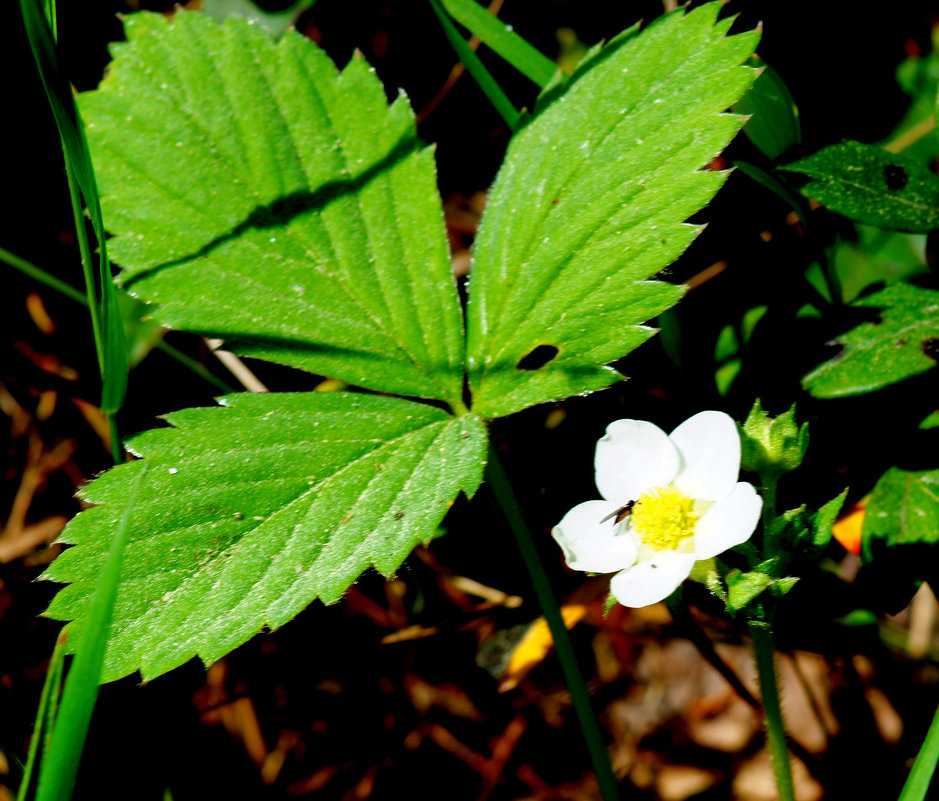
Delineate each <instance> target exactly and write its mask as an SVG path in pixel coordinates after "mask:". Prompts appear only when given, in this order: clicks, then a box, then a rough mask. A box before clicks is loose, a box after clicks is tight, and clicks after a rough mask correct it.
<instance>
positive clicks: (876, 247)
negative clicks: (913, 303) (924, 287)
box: [833, 224, 929, 301]
mask: <svg viewBox="0 0 939 801" xmlns="http://www.w3.org/2000/svg"><path fill="white" fill-rule="evenodd" d="M855 228H856V230H857V238H856V239H847V238H841V239H839V240H838V244H837V246H836V247H835V255H834V259H833V262H834V266H835V271H836V273H837V275H838V279H839V281H840V283H841V290H842V295H843V297H844V299H845V300H846V301H851V300H854V299H855V298H856V297H858V295H860V294H861V293H862V292H863V291H864V290H865V289H866V288H867V287H869V286H871V285H872V284H876V283H878V282H883V283H884V284H895V283H897V282H899V281H907V280H909V279H910V278H915V277H916V276H917V275H922V274H925V273H928V272H929V267H927V266H926V235H925V234H905V233H901V232H899V231H884V230H882V229H880V228H873V227H871V226H869V225H860V224H858V225H856V226H855Z"/></svg>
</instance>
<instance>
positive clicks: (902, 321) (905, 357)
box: [802, 284, 939, 398]
mask: <svg viewBox="0 0 939 801" xmlns="http://www.w3.org/2000/svg"><path fill="white" fill-rule="evenodd" d="M854 305H855V306H862V307H867V308H873V309H884V311H883V312H881V314H880V320H879V321H877V322H872V323H862V324H861V325H859V326H858V327H857V328H853V329H852V330H850V331H848V332H847V333H846V334H842V335H841V336H840V337H839V338H838V339H837V344H840V345H842V346H843V350H842V351H841V352H840V353H839V354H838V355H837V356H835V357H834V358H833V359H832V360H831V361H827V362H825V363H824V364H822V365H820V366H819V367H816V368H815V370H813V371H812V372H811V373H809V374H808V375H807V376H805V377H804V378H803V379H802V384H803V386H804V387H805V388H806V389H807V390H808V391H809V392H811V393H812V394H813V395H815V396H816V397H817V398H837V397H841V396H843V395H860V394H862V393H864V392H871V391H873V390H875V389H880V388H881V387H885V386H887V385H888V384H893V383H896V382H897V381H901V380H902V379H904V378H909V377H910V376H914V375H917V374H918V373H923V372H925V371H926V370H929V369H931V368H932V367H935V366H936V359H937V358H939V292H936V291H935V290H932V289H921V288H920V287H916V286H910V285H909V284H896V285H894V286H890V287H887V288H886V289H884V290H883V291H881V292H877V293H875V294H873V295H868V296H867V297H864V298H861V299H860V300H858V301H856V302H855V303H854Z"/></svg>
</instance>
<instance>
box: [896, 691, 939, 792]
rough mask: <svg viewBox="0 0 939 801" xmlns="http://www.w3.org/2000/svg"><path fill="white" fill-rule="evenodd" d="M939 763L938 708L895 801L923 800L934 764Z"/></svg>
mask: <svg viewBox="0 0 939 801" xmlns="http://www.w3.org/2000/svg"><path fill="white" fill-rule="evenodd" d="M937 764H939V709H937V710H936V714H935V715H934V716H933V719H932V723H931V724H930V725H929V731H928V732H926V738H925V739H924V740H923V744H922V746H921V747H920V749H919V753H918V754H917V755H916V761H915V762H913V767H912V768H911V769H910V775H909V776H907V778H906V783H905V784H904V785H903V790H902V792H901V793H900V797H899V798H898V799H897V801H923V799H924V798H926V793H928V792H929V785H930V784H931V783H932V777H933V774H934V773H935V772H936V765H937Z"/></svg>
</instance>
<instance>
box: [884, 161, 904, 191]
mask: <svg viewBox="0 0 939 801" xmlns="http://www.w3.org/2000/svg"><path fill="white" fill-rule="evenodd" d="M909 180H910V176H909V175H907V174H906V170H904V169H903V167H901V166H899V165H898V164H888V165H887V166H886V167H884V181H886V182H887V189H891V190H893V191H894V192H899V191H900V190H901V189H903V188H904V187H905V186H906V183H907V181H909Z"/></svg>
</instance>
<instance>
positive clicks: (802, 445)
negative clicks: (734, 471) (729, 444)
mask: <svg viewBox="0 0 939 801" xmlns="http://www.w3.org/2000/svg"><path fill="white" fill-rule="evenodd" d="M740 444H741V467H743V469H744V470H750V471H752V472H754V473H759V474H761V475H762V474H765V473H776V474H777V475H778V474H781V473H788V472H789V471H790V470H795V469H796V468H797V467H798V466H799V465H800V464H802V457H803V456H805V451H806V449H807V448H808V447H809V425H808V423H803V424H802V425H801V426H799V425H797V424H796V407H795V404H793V405H792V408H790V409H789V410H788V411H786V412H783V413H782V414H781V415H779V417H775V418H774V417H770V416H769V415H768V414H767V413H766V412H765V411H763V408H762V406H761V405H760V401H759V399H757V401H756V403H754V404H753V408H752V409H751V410H750V414H749V415H748V416H747V419H746V422H744V424H743V426H742V428H741V434H740Z"/></svg>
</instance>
